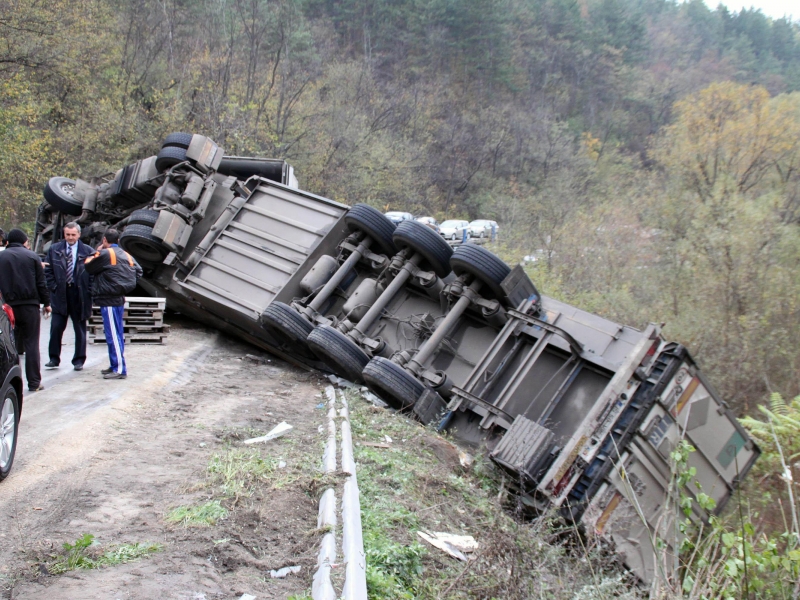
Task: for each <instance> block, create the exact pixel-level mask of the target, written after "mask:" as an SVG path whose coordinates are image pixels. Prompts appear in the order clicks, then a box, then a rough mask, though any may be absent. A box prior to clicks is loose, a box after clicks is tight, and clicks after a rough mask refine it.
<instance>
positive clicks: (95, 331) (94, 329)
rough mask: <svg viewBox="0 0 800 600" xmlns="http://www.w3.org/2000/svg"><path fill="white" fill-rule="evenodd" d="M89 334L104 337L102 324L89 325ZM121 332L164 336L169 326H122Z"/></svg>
mask: <svg viewBox="0 0 800 600" xmlns="http://www.w3.org/2000/svg"><path fill="white" fill-rule="evenodd" d="M88 330H89V333H90V334H91V335H95V336H105V333H104V332H105V329H104V328H103V324H102V323H100V324H99V325H89V327H88ZM122 332H123V333H125V334H128V333H130V334H136V333H163V334H164V335H166V334H168V333H169V325H158V326H150V325H138V324H137V325H124V326H123V328H122Z"/></svg>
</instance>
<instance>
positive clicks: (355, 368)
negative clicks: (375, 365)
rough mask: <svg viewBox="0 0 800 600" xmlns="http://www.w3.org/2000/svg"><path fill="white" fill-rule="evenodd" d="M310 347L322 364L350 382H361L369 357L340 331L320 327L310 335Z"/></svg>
mask: <svg viewBox="0 0 800 600" xmlns="http://www.w3.org/2000/svg"><path fill="white" fill-rule="evenodd" d="M308 345H309V347H310V348H311V350H312V351H313V352H314V354H316V355H317V356H318V357H319V358H320V360H321V361H322V362H324V363H325V364H326V365H328V366H329V367H330V368H331V369H333V371H334V372H335V373H337V374H339V375H341V376H342V377H344V378H346V379H349V380H350V381H361V380H362V379H361V371H363V370H364V367H365V366H366V365H367V363H368V362H369V356H367V355H366V354H365V353H364V351H363V350H362V349H361V348H359V347H358V345H357V344H356V343H355V342H354V341H353V340H351V339H350V338H349V337H347V336H346V335H345V334H343V333H342V332H341V331H339V330H338V329H334V328H333V327H331V326H329V325H320V326H319V327H316V328H315V329H314V331H312V332H311V333H310V334H309V335H308Z"/></svg>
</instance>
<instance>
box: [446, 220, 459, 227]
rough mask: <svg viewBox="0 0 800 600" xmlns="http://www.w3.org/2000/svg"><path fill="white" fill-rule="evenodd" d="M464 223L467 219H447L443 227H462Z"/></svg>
mask: <svg viewBox="0 0 800 600" xmlns="http://www.w3.org/2000/svg"><path fill="white" fill-rule="evenodd" d="M464 223H465V221H445V222H444V223H442V227H461V226H462V225H464Z"/></svg>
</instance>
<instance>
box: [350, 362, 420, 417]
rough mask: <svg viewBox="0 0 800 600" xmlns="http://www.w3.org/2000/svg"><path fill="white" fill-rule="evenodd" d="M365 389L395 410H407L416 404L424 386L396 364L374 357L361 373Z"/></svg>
mask: <svg viewBox="0 0 800 600" xmlns="http://www.w3.org/2000/svg"><path fill="white" fill-rule="evenodd" d="M362 375H363V377H364V381H365V382H366V383H367V387H368V388H369V389H370V390H372V391H373V392H375V393H376V394H377V395H378V396H380V397H381V398H383V399H384V400H385V401H386V402H388V403H389V404H390V405H391V406H392V408H396V409H397V410H408V409H410V408H412V407H413V406H414V404H416V402H417V400H419V397H420V396H422V392H424V391H425V386H424V385H423V384H422V382H421V381H420V380H419V379H417V378H416V377H414V376H413V375H412V374H411V373H409V372H408V371H406V370H405V369H404V368H403V367H401V366H400V365H398V364H397V363H393V362H392V361H390V360H389V359H387V358H383V357H382V356H376V357H375V358H373V359H372V360H371V361H369V363H368V364H367V366H366V367H364V371H363V373H362Z"/></svg>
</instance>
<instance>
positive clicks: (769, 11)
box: [705, 0, 800, 23]
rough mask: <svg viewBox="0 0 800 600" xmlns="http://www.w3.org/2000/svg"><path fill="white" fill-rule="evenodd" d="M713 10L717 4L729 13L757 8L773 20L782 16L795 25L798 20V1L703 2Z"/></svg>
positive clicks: (727, 0) (799, 9)
mask: <svg viewBox="0 0 800 600" xmlns="http://www.w3.org/2000/svg"><path fill="white" fill-rule="evenodd" d="M705 2H706V4H708V6H709V7H710V8H711V9H712V10H713V9H715V8H717V5H718V4H724V5H725V6H727V7H728V10H730V11H731V12H739V11H740V10H742V9H743V8H747V9H748V10H749V9H750V8H759V9H761V12H762V13H764V14H765V15H766V16H768V17H772V18H773V19H780V18H781V17H783V16H784V15H787V16H790V17H792V21H794V22H795V23H796V22H797V21H799V20H800V1H798V0H723V1H722V2H719V1H716V0H705Z"/></svg>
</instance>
